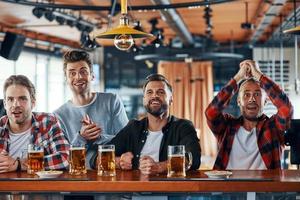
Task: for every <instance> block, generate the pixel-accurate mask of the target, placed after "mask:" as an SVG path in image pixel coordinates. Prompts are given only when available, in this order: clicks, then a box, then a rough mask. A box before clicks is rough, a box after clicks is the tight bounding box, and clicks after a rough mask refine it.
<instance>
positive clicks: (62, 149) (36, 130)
mask: <svg viewBox="0 0 300 200" xmlns="http://www.w3.org/2000/svg"><path fill="white" fill-rule="evenodd" d="M8 123H9V120H8V117H7V115H6V116H3V117H2V118H1V119H0V151H1V150H2V149H5V150H6V151H7V152H9V129H8ZM30 143H32V144H39V145H42V146H43V147H44V154H45V156H44V166H45V169H46V170H49V169H65V168H67V167H68V165H69V163H68V155H69V148H70V145H69V143H68V141H67V140H66V138H65V136H64V134H63V132H62V130H61V128H60V125H59V123H58V121H57V118H56V117H55V116H54V115H53V114H48V113H33V114H32V126H31V141H30Z"/></svg>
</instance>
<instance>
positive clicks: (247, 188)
mask: <svg viewBox="0 0 300 200" xmlns="http://www.w3.org/2000/svg"><path fill="white" fill-rule="evenodd" d="M204 172H205V171H191V172H188V173H187V177H186V178H185V179H181V178H178V179H176V178H167V177H166V175H165V174H162V175H158V176H150V177H147V176H143V175H141V174H140V173H139V171H117V175H116V176H115V177H100V176H97V173H96V171H88V173H87V174H86V175H84V176H71V175H69V174H68V172H64V173H63V174H62V175H61V176H59V177H58V178H55V179H40V178H38V176H31V175H27V174H26V172H21V173H16V172H11V173H4V174H0V192H26V193H28V192H83V193H88V192H93V193H97V192H99V193H105V192H109V193H122V192H127V193H128V192H154V193H155V192H157V193H173V192H183V193H201V192H297V193H298V192H300V171H299V170H253V171H249V170H240V171H237V170H235V171H232V173H233V174H232V175H231V176H230V177H229V178H224V179H211V178H208V177H207V176H206V175H205V174H204Z"/></svg>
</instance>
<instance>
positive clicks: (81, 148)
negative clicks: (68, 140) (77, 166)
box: [70, 147, 85, 150]
mask: <svg viewBox="0 0 300 200" xmlns="http://www.w3.org/2000/svg"><path fill="white" fill-rule="evenodd" d="M84 149H85V147H70V150H84Z"/></svg>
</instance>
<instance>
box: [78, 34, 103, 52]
mask: <svg viewBox="0 0 300 200" xmlns="http://www.w3.org/2000/svg"><path fill="white" fill-rule="evenodd" d="M80 42H81V47H82V48H84V49H86V50H94V49H95V48H97V47H100V45H99V44H98V43H97V42H96V41H95V40H91V38H90V35H89V33H87V32H85V31H83V32H82V33H81V35H80Z"/></svg>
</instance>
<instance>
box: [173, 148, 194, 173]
mask: <svg viewBox="0 0 300 200" xmlns="http://www.w3.org/2000/svg"><path fill="white" fill-rule="evenodd" d="M186 155H187V157H186ZM191 165H192V154H191V152H188V153H186V152H185V146H184V145H175V146H168V163H167V169H168V175H167V176H168V177H185V176H186V173H185V172H186V170H188V169H189V168H190V167H191Z"/></svg>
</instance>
